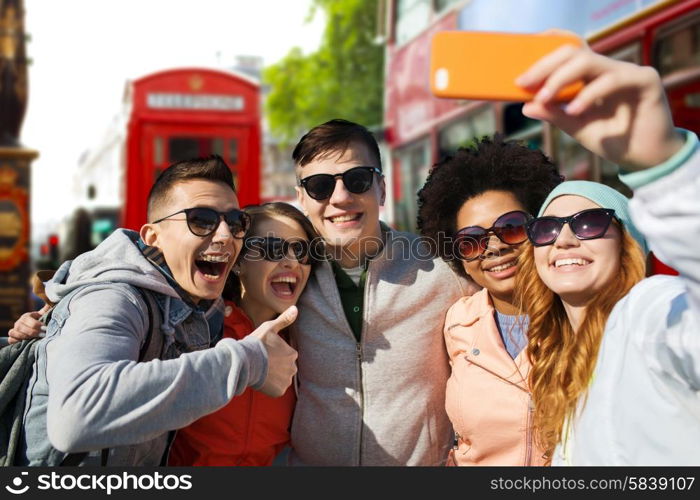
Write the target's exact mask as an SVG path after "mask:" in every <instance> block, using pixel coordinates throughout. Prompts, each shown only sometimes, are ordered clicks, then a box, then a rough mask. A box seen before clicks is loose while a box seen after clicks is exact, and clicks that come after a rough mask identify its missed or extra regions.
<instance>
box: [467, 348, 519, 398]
mask: <svg viewBox="0 0 700 500" xmlns="http://www.w3.org/2000/svg"><path fill="white" fill-rule="evenodd" d="M464 359H466V360H467V361H469V362H470V363H471V364H473V365H476V366H478V367H479V368H481V369H482V370H485V371H487V372H489V373H490V374H491V375H493V376H494V377H497V378H500V379H501V380H503V381H504V382H507V383H509V384H510V385H514V386H515V387H517V388H518V389H520V390H521V391H523V392H527V393H528V394H529V393H530V391H528V390H527V389H523V388H522V387H520V386H519V385H518V384H516V383H515V382H511V381H510V380H508V379H506V378H503V377H501V376H500V375H499V374H498V373H496V372H494V371H493V370H489V369H488V368H486V367H485V366H484V365H482V364H480V363H477V362H476V361H474V360H473V359H472V358H470V357H469V355H468V354H465V355H464Z"/></svg>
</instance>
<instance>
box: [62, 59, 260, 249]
mask: <svg viewBox="0 0 700 500" xmlns="http://www.w3.org/2000/svg"><path fill="white" fill-rule="evenodd" d="M210 154H218V155H220V156H221V157H223V158H224V159H225V160H226V163H227V164H228V165H229V167H230V168H231V171H232V173H233V177H234V180H235V184H236V192H237V193H238V199H239V203H240V205H241V206H245V205H248V204H254V203H259V202H260V172H261V168H260V157H261V116H260V86H259V84H258V82H257V81H255V80H253V79H252V78H250V77H248V76H246V75H243V74H240V73H236V72H232V71H220V70H213V69H204V68H178V69H170V70H166V71H160V72H157V73H153V74H150V75H146V76H144V77H142V78H139V79H137V80H134V81H132V82H129V83H128V84H127V86H126V91H125V95H124V110H123V112H122V113H121V114H120V115H118V116H117V117H116V118H115V120H114V122H113V123H112V124H111V126H110V127H109V130H108V131H107V133H106V134H105V136H104V138H103V139H102V141H101V142H100V143H99V144H96V145H95V147H93V148H91V149H90V150H88V151H87V152H86V153H85V154H84V155H83V157H82V158H81V160H80V165H79V167H78V173H77V175H76V185H75V188H74V189H75V191H76V192H75V193H74V194H75V198H76V200H77V202H78V206H79V208H78V209H77V210H76V211H75V212H74V214H73V216H72V217H71V219H70V220H69V221H68V222H67V223H65V224H64V228H63V230H62V231H61V233H62V237H61V258H62V259H65V258H70V257H72V256H73V255H75V254H77V253H80V252H82V251H85V250H88V249H90V248H91V247H94V246H96V245H97V244H99V242H100V241H102V240H103V239H104V238H105V237H106V236H107V235H108V234H109V233H111V232H112V231H113V230H114V229H115V228H116V227H126V228H129V229H134V230H138V229H140V227H141V226H142V225H143V224H144V223H145V222H146V199H147V196H148V192H149V190H150V189H151V186H152V185H153V183H154V181H155V179H156V178H157V177H158V175H159V174H160V173H161V172H162V171H163V169H164V168H166V167H167V166H168V165H169V164H171V163H173V162H175V161H178V160H183V159H188V158H194V157H199V156H207V155H210Z"/></svg>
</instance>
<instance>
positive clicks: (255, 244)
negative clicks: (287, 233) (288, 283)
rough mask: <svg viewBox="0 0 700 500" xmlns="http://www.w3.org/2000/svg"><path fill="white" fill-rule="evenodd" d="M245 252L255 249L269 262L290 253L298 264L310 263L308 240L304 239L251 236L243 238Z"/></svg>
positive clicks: (280, 258) (276, 260) (278, 259)
mask: <svg viewBox="0 0 700 500" xmlns="http://www.w3.org/2000/svg"><path fill="white" fill-rule="evenodd" d="M244 247H245V251H246V254H248V252H250V251H251V250H255V251H256V252H257V253H258V254H259V255H260V256H261V257H262V258H263V259H265V260H267V261H270V262H279V261H280V260H282V259H283V258H285V257H286V256H288V255H290V251H291V256H292V257H293V258H295V259H296V260H297V262H299V264H302V265H307V264H311V256H310V253H309V242H308V241H306V240H283V239H282V238H276V237H273V236H268V237H265V238H263V237H262V236H252V237H250V238H246V240H245V244H244Z"/></svg>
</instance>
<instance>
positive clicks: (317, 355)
mask: <svg viewBox="0 0 700 500" xmlns="http://www.w3.org/2000/svg"><path fill="white" fill-rule="evenodd" d="M293 158H294V161H295V163H296V168H297V176H298V179H299V186H297V197H298V201H299V203H300V204H301V206H302V207H303V208H304V211H305V213H306V215H307V216H308V217H309V219H310V220H311V223H312V224H313V226H314V228H315V229H316V231H317V232H318V233H319V234H320V235H321V237H322V238H323V239H324V241H325V249H326V253H327V254H328V256H329V259H328V260H327V261H324V262H321V263H320V264H319V265H318V266H317V267H316V269H315V270H314V272H313V273H312V275H311V277H310V278H309V282H308V284H307V287H306V290H305V291H304V293H303V294H302V296H301V298H300V300H299V311H300V313H299V318H298V320H297V321H296V322H295V323H294V324H293V325H292V327H291V328H292V340H293V343H294V345H295V346H297V347H298V349H299V353H300V357H299V360H298V363H299V373H298V381H299V387H298V396H297V406H296V410H295V413H294V420H293V423H292V448H293V449H292V452H291V454H290V463H291V464H294V465H297V464H306V465H441V464H442V463H444V460H445V458H446V456H447V452H448V450H449V448H450V445H451V444H452V431H451V426H450V423H449V420H448V418H447V415H446V413H445V409H444V408H445V382H446V380H447V377H448V374H449V367H448V362H447V355H446V352H445V347H444V343H443V340H442V328H443V323H444V317H445V311H446V309H447V307H448V306H449V305H450V304H451V303H453V302H454V301H455V300H456V299H457V298H458V297H462V296H464V295H468V294H469V293H471V292H473V291H475V290H474V287H473V285H472V284H470V283H469V282H468V281H466V280H464V279H462V278H458V277H457V276H456V275H455V274H454V273H452V272H451V271H450V270H449V268H448V267H447V265H446V264H445V263H444V262H442V261H441V260H439V259H433V258H431V257H429V256H428V255H430V252H429V250H428V248H427V246H426V245H425V244H424V243H422V242H420V240H419V239H418V237H417V236H415V235H412V234H408V233H400V232H397V231H393V230H391V229H390V228H388V227H387V226H385V225H384V224H382V223H381V222H380V220H379V208H380V206H382V205H383V203H384V197H385V190H386V186H385V182H384V177H383V175H382V171H381V161H380V154H379V148H378V146H377V142H376V140H375V139H374V137H373V136H372V134H371V133H370V132H369V131H368V130H367V129H366V128H364V127H362V126H361V125H358V124H355V123H352V122H348V121H345V120H331V121H329V122H327V123H324V124H322V125H319V126H317V127H315V128H313V129H312V130H311V131H309V132H308V133H307V134H306V135H305V136H304V137H303V138H302V139H301V141H300V142H299V143H298V144H297V146H296V148H295V150H294V153H293Z"/></svg>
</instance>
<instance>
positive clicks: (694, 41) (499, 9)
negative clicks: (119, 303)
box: [384, 0, 700, 230]
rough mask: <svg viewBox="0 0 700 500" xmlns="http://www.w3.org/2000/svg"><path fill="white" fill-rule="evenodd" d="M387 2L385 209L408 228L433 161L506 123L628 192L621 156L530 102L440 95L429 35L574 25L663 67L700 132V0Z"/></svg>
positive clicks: (578, 175) (677, 102)
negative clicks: (604, 152) (525, 108)
mask: <svg viewBox="0 0 700 500" xmlns="http://www.w3.org/2000/svg"><path fill="white" fill-rule="evenodd" d="M386 7H388V8H387V9H386V12H387V16H386V17H387V23H386V26H387V32H386V34H385V38H386V72H385V74H386V80H385V92H386V94H385V112H384V124H385V138H386V141H387V144H388V148H389V152H390V155H389V156H390V161H389V162H387V163H388V165H387V167H388V168H386V170H387V178H388V180H390V182H391V190H392V192H391V195H392V196H391V197H390V198H389V199H391V200H393V202H392V206H391V207H389V208H388V210H386V213H387V214H388V215H389V217H388V219H389V220H388V222H389V223H391V224H393V225H395V226H397V227H400V228H402V229H409V230H412V229H414V228H415V220H416V211H417V207H416V192H417V190H418V189H419V188H420V186H422V184H423V183H424V181H425V178H426V176H427V173H428V170H429V168H430V166H431V165H433V164H435V163H436V162H437V161H439V160H440V158H442V157H443V156H445V155H448V154H452V153H453V152H454V151H455V150H456V149H457V148H458V147H459V146H463V145H466V144H469V142H470V141H472V140H473V139H474V138H476V137H481V136H483V135H487V134H492V133H494V132H497V131H498V132H501V133H503V134H504V135H505V136H506V137H507V138H509V139H519V140H523V141H526V142H527V143H528V144H529V145H530V146H532V147H538V148H541V149H542V150H544V151H545V153H547V154H548V155H549V156H550V157H551V158H553V159H554V161H556V162H557V163H558V164H559V165H560V169H561V171H562V174H563V175H565V177H566V178H568V179H589V180H595V181H599V182H604V183H606V184H609V185H612V186H614V187H616V188H617V189H620V190H621V191H623V192H627V193H628V194H629V192H628V190H627V188H626V186H624V185H622V184H621V183H620V182H619V181H618V180H617V172H618V169H617V166H615V165H612V164H609V163H608V162H606V161H604V160H603V159H602V158H599V157H596V156H595V155H593V154H592V153H590V152H589V151H587V150H585V149H584V148H582V147H581V146H579V145H578V143H576V142H575V141H574V140H573V139H572V138H571V137H569V136H568V135H566V134H564V133H563V132H562V131H560V130H557V129H555V128H553V127H551V126H550V125H549V124H543V123H541V122H538V121H535V120H531V119H529V118H527V117H525V116H524V115H523V114H522V113H521V108H522V104H521V103H508V102H486V101H467V100H450V99H438V98H436V97H433V96H432V94H431V92H430V85H429V69H430V43H431V38H432V35H433V34H434V33H435V32H437V31H440V30H459V29H463V30H484V31H511V32H538V31H543V30H545V29H548V28H552V27H559V28H564V29H569V30H571V31H575V32H577V33H579V34H581V35H582V36H584V37H585V38H586V39H587V40H588V42H589V44H590V45H591V46H592V48H593V49H594V50H596V51H598V52H600V53H604V54H607V55H609V56H611V57H616V58H619V59H624V60H628V61H633V62H636V63H639V64H645V65H652V66H654V67H655V68H657V70H658V71H659V72H660V74H661V75H662V77H663V82H664V85H665V86H666V89H667V93H668V96H669V100H670V103H671V107H672V110H673V115H674V120H675V122H676V124H677V125H678V126H681V127H684V128H687V129H690V130H693V131H695V132H700V9H699V7H700V0H676V1H668V0H666V1H659V0H587V1H586V2H574V1H566V2H564V1H560V2H552V1H551V0H498V1H493V0H471V1H465V0H387V3H386ZM464 57H465V58H467V57H469V54H465V55H464Z"/></svg>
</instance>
